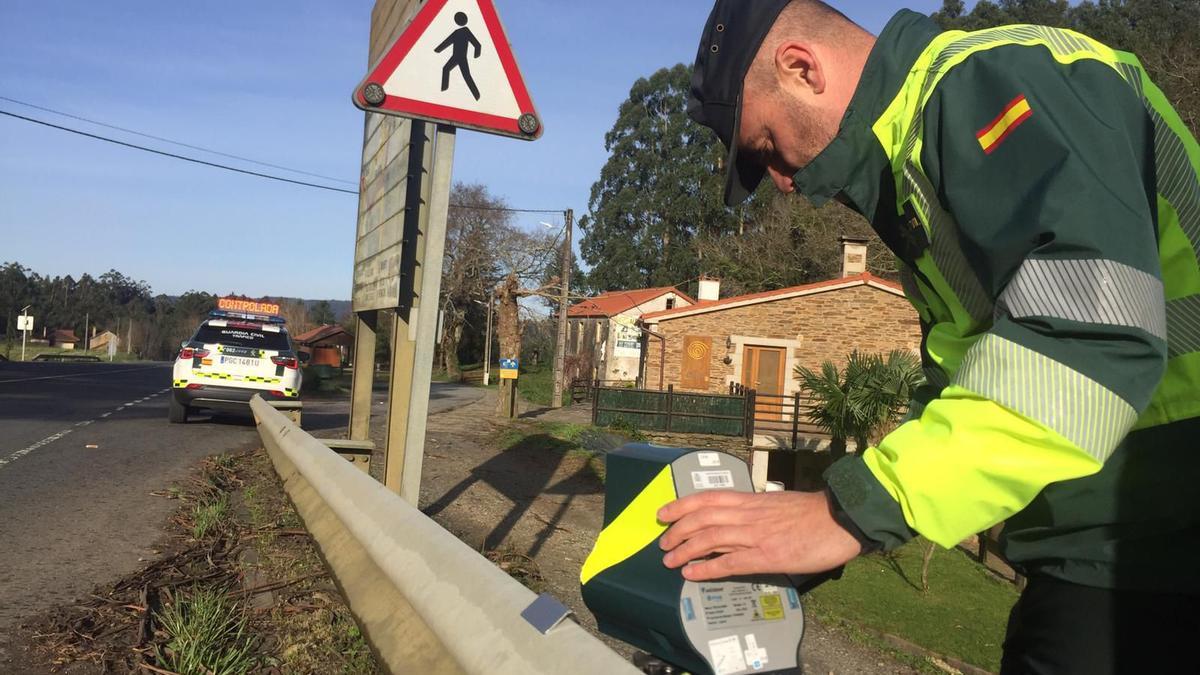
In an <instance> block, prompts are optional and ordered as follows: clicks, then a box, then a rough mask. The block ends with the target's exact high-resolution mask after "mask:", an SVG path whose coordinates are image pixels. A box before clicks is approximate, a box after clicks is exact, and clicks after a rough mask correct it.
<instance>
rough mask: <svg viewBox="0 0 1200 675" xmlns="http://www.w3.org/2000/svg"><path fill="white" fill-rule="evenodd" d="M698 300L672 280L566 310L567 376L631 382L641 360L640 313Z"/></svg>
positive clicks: (610, 293) (586, 302) (605, 294)
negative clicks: (672, 283) (660, 286)
mask: <svg viewBox="0 0 1200 675" xmlns="http://www.w3.org/2000/svg"><path fill="white" fill-rule="evenodd" d="M694 304H696V301H695V300H693V299H692V298H691V297H689V296H688V295H687V294H686V293H683V292H681V291H679V290H677V289H675V288H674V287H672V286H664V287H662V288H641V289H637V290H632V291H609V292H607V293H602V294H600V295H598V296H596V297H594V298H588V299H587V300H582V301H580V302H578V303H576V304H574V305H572V306H571V307H570V309H568V310H567V363H568V368H567V373H568V376H569V377H579V378H588V379H593V380H605V381H609V382H634V381H636V380H637V379H638V373H639V371H640V367H641V360H642V343H643V340H642V329H641V328H639V327H638V325H637V322H638V319H639V318H641V316H642V315H643V314H649V313H650V312H661V311H665V310H668V309H675V308H677V307H688V306H690V305H694Z"/></svg>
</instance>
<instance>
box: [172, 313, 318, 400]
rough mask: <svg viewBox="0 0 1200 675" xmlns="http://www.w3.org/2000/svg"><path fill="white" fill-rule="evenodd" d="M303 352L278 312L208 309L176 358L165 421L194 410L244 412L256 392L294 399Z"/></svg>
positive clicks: (298, 388)
mask: <svg viewBox="0 0 1200 675" xmlns="http://www.w3.org/2000/svg"><path fill="white" fill-rule="evenodd" d="M224 300H225V299H224V298H222V301H223V302H222V303H221V305H226V304H228V303H225V302H224ZM275 307H277V306H275ZM275 311H276V312H277V311H278V309H276V310H275ZM305 356H307V355H302V354H300V353H298V352H297V351H296V350H295V348H294V347H293V346H292V340H291V337H289V336H288V332H287V328H286V327H285V326H284V320H283V319H282V318H280V317H279V316H275V315H272V314H259V313H248V312H237V311H229V310H221V309H218V310H216V311H213V312H212V313H210V314H209V318H208V319H207V320H206V321H204V323H202V324H200V327H199V328H198V329H196V333H195V335H193V336H192V338H191V339H190V340H187V341H186V342H184V343H183V346H182V348H181V349H180V350H179V354H178V356H176V358H175V366H174V371H173V378H174V382H173V385H172V389H171V399H170V402H169V404H168V405H169V408H168V419H169V420H170V421H171V422H172V423H176V424H179V423H183V422H186V421H187V419H188V413H190V412H191V411H192V410H193V409H196V408H207V409H210V410H245V409H246V408H247V406H248V405H249V403H250V398H251V397H252V396H254V395H255V394H260V395H262V397H263V399H265V400H266V401H267V402H268V403H271V404H272V405H277V406H278V407H284V406H280V405H279V404H283V403H295V402H298V401H299V400H300V383H301V374H300V364H301V361H302V360H304V357H305Z"/></svg>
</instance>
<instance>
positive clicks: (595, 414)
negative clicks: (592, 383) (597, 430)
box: [592, 387, 600, 426]
mask: <svg viewBox="0 0 1200 675" xmlns="http://www.w3.org/2000/svg"><path fill="white" fill-rule="evenodd" d="M598 419H600V389H599V387H594V388H593V389H592V426H596V420H598Z"/></svg>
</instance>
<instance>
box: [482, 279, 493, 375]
mask: <svg viewBox="0 0 1200 675" xmlns="http://www.w3.org/2000/svg"><path fill="white" fill-rule="evenodd" d="M495 304H496V292H495V291H494V290H493V291H490V292H489V293H488V297H487V329H486V331H485V333H484V334H485V336H486V337H485V338H484V341H483V386H485V387H486V386H488V385H489V384H491V379H492V307H494V306H495Z"/></svg>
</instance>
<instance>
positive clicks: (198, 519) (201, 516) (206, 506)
mask: <svg viewBox="0 0 1200 675" xmlns="http://www.w3.org/2000/svg"><path fill="white" fill-rule="evenodd" d="M228 513H229V496H228V495H227V494H222V495H221V496H220V497H218V498H217V499H214V500H212V501H209V502H205V503H203V504H197V505H196V506H194V507H192V537H194V538H196V539H203V538H204V537H205V535H207V534H209V533H211V532H215V531H216V530H217V529H219V528H220V527H221V525H222V521H224V520H225V516H226V515H227V514H228Z"/></svg>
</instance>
